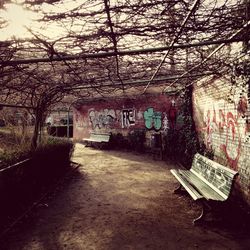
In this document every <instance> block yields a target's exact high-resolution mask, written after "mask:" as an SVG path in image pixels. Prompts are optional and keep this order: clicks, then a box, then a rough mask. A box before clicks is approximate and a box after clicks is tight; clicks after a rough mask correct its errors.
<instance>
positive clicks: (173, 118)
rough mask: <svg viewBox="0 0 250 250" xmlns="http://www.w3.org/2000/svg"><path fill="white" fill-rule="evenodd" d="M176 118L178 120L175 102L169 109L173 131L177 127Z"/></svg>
mask: <svg viewBox="0 0 250 250" xmlns="http://www.w3.org/2000/svg"><path fill="white" fill-rule="evenodd" d="M176 118H177V109H176V107H175V102H174V101H172V103H171V106H170V109H169V120H170V125H171V128H172V129H174V128H175V126H176Z"/></svg>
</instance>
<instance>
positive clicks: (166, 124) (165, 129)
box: [162, 112, 169, 132]
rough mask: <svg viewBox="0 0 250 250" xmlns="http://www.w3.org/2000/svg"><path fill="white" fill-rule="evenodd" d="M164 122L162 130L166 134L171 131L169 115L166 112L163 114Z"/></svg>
mask: <svg viewBox="0 0 250 250" xmlns="http://www.w3.org/2000/svg"><path fill="white" fill-rule="evenodd" d="M163 116H164V117H163V120H162V129H163V131H164V132H167V131H168V129H169V122H168V116H167V114H166V113H165V112H164V113H163Z"/></svg>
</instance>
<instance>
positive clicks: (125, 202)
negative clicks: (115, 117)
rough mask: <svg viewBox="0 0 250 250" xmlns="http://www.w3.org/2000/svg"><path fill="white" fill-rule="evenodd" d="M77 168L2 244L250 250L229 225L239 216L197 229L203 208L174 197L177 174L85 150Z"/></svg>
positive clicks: (79, 149)
mask: <svg viewBox="0 0 250 250" xmlns="http://www.w3.org/2000/svg"><path fill="white" fill-rule="evenodd" d="M73 160H74V161H75V162H78V163H80V164H81V167H80V168H79V170H78V171H76V172H73V173H71V174H70V175H68V176H67V177H66V178H65V179H64V181H63V182H62V183H61V184H60V185H59V186H58V187H57V189H56V190H54V191H53V192H52V193H51V194H50V196H49V197H47V198H46V199H45V200H43V202H42V203H41V204H39V205H38V206H37V207H36V209H35V210H33V211H32V213H30V214H29V216H28V217H27V218H26V219H25V220H23V221H22V223H20V224H19V225H18V226H16V227H15V228H13V229H12V230H11V231H10V232H8V234H7V235H5V237H4V238H2V242H1V249H11V250H15V249H46V250H47V249H51V250H52V249H53V250H54V249H107V250H110V249H114V250H115V249H136V250H137V249H249V246H250V240H249V238H248V234H247V228H246V227H243V226H242V225H241V223H238V224H237V223H235V222H236V221H237V220H231V221H230V220H228V219H229V217H230V216H231V217H232V218H233V217H236V215H235V214H234V213H235V211H231V212H232V213H231V215H230V216H229V217H227V216H224V218H223V220H217V221H210V222H208V223H206V224H204V225H202V226H193V225H192V220H193V218H195V217H196V216H198V215H199V213H200V207H199V205H198V204H194V202H193V201H192V200H191V198H190V197H189V196H188V195H185V194H184V195H175V194H173V192H172V191H173V189H174V188H175V186H176V184H177V183H176V181H175V179H174V177H172V176H171V174H170V172H169V169H170V168H173V167H176V166H174V165H171V164H170V163H168V164H167V163H165V162H162V161H154V160H153V159H151V158H150V157H148V156H145V155H141V154H132V153H129V152H119V151H108V150H105V151H101V150H95V149H91V148H85V147H84V146H83V145H80V144H77V146H76V148H75V153H74V157H73ZM229 214H230V213H229ZM233 221H234V223H232V222H233Z"/></svg>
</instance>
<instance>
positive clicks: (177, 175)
mask: <svg viewBox="0 0 250 250" xmlns="http://www.w3.org/2000/svg"><path fill="white" fill-rule="evenodd" d="M170 172H171V173H172V174H173V175H174V176H175V178H176V179H177V180H178V181H179V182H180V184H181V185H182V186H183V187H184V188H185V189H186V190H187V192H188V193H189V194H190V196H191V197H192V198H193V199H194V200H198V199H202V198H203V196H202V195H201V194H200V193H199V192H198V191H197V190H196V189H195V188H194V187H192V185H190V183H189V182H187V180H186V179H185V178H184V177H183V176H182V175H181V174H180V172H179V170H178V169H171V170H170Z"/></svg>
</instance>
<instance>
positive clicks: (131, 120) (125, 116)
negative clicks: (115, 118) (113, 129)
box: [122, 109, 135, 128]
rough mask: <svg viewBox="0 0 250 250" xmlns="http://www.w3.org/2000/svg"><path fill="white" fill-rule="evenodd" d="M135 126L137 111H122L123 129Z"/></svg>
mask: <svg viewBox="0 0 250 250" xmlns="http://www.w3.org/2000/svg"><path fill="white" fill-rule="evenodd" d="M133 125H135V110H134V109H123V110H122V128H128V127H130V126H133Z"/></svg>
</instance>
